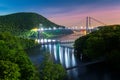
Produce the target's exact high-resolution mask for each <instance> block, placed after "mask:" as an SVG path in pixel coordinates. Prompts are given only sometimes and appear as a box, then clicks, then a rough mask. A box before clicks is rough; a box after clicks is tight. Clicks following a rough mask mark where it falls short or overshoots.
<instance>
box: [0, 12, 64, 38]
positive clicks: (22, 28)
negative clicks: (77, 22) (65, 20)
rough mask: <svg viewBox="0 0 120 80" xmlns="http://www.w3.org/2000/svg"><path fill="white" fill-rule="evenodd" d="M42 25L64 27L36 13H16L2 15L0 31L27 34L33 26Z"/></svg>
mask: <svg viewBox="0 0 120 80" xmlns="http://www.w3.org/2000/svg"><path fill="white" fill-rule="evenodd" d="M39 24H42V27H63V26H60V25H57V24H55V23H53V22H51V21H49V20H48V19H47V18H45V17H43V16H41V15H39V14H36V13H24V12H23V13H15V14H10V15H5V16H0V32H4V31H5V32H6V31H7V32H11V33H12V34H13V35H17V36H27V34H29V31H30V30H31V29H33V28H38V27H39Z"/></svg>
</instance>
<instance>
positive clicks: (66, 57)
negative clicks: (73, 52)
mask: <svg viewBox="0 0 120 80" xmlns="http://www.w3.org/2000/svg"><path fill="white" fill-rule="evenodd" d="M68 62H69V60H68V54H67V48H65V65H66V68H68V65H69V64H68Z"/></svg>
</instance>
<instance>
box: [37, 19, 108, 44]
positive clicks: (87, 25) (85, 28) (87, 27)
mask: <svg viewBox="0 0 120 80" xmlns="http://www.w3.org/2000/svg"><path fill="white" fill-rule="evenodd" d="M94 23H95V25H93V24H94ZM96 23H98V24H96ZM83 24H84V25H83ZM96 25H97V26H96ZM104 25H106V24H105V23H103V22H101V21H99V20H97V19H95V18H92V17H86V18H85V19H84V20H82V21H81V24H80V26H81V27H77V26H75V27H65V28H62V27H59V28H56V27H53V28H43V27H42V24H40V25H39V29H35V30H36V31H38V39H37V41H38V43H41V44H47V43H58V42H59V43H73V42H74V40H75V39H73V40H64V41H61V40H57V39H45V38H42V37H41V33H42V32H44V31H55V30H61V31H62V30H66V31H67V30H72V31H77V32H84V34H89V33H91V32H92V31H95V30H98V27H99V26H104Z"/></svg>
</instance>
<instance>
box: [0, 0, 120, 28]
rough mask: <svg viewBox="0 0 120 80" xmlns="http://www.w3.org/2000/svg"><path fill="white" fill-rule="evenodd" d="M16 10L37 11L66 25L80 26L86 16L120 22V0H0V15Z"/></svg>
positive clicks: (115, 22)
mask: <svg viewBox="0 0 120 80" xmlns="http://www.w3.org/2000/svg"><path fill="white" fill-rule="evenodd" d="M16 12H36V13H39V14H41V15H43V16H44V17H46V18H48V19H49V20H51V21H52V22H55V23H57V24H60V25H65V26H79V24H80V20H81V19H82V18H84V17H86V16H92V17H95V18H96V19H99V20H102V21H103V22H105V23H106V24H120V0H0V15H6V14H11V13H16Z"/></svg>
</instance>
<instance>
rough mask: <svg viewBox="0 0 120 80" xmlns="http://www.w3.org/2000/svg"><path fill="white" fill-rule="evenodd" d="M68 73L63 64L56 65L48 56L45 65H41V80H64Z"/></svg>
mask: <svg viewBox="0 0 120 80" xmlns="http://www.w3.org/2000/svg"><path fill="white" fill-rule="evenodd" d="M65 75H66V72H65V70H64V68H63V67H62V65H61V64H54V63H53V62H52V60H51V58H50V57H49V56H48V55H46V56H45V59H44V61H43V63H42V64H41V65H40V79H41V80H62V79H64V77H65Z"/></svg>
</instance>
